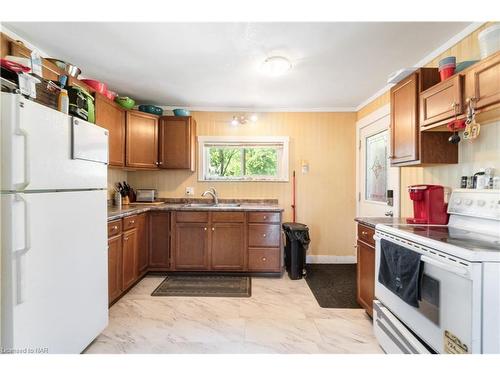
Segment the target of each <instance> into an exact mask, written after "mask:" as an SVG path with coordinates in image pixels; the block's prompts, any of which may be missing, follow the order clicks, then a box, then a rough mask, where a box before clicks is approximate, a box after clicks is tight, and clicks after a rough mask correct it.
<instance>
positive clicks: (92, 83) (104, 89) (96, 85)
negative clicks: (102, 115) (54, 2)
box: [81, 79, 108, 95]
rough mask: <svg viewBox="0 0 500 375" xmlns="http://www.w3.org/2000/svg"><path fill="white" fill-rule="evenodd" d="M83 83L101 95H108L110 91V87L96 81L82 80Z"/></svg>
mask: <svg viewBox="0 0 500 375" xmlns="http://www.w3.org/2000/svg"><path fill="white" fill-rule="evenodd" d="M81 81H82V82H84V83H85V84H87V85H88V86H90V87H92V88H93V89H94V90H95V91H96V92H98V93H99V94H103V95H106V92H107V91H108V87H107V86H106V84H105V83H102V82H99V81H96V80H95V79H82V80H81Z"/></svg>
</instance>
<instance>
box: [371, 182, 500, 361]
mask: <svg viewBox="0 0 500 375" xmlns="http://www.w3.org/2000/svg"><path fill="white" fill-rule="evenodd" d="M448 213H449V214H450V220H449V223H448V225H409V224H408V225H405V224H394V225H385V224H379V225H377V226H376V231H375V240H376V265H375V266H376V271H375V278H376V279H375V298H376V300H375V301H374V331H375V335H376V336H377V339H378V340H379V343H380V345H381V346H382V348H383V349H384V350H385V351H386V352H388V353H500V191H499V190H468V189H457V190H454V191H453V192H452V195H451V198H450V202H449V205H448ZM386 241H388V242H389V243H391V244H392V245H394V244H396V245H398V246H400V248H401V249H402V250H403V251H404V250H407V251H414V252H417V253H419V254H421V258H420V259H421V262H422V264H423V268H422V269H423V272H422V277H421V283H420V293H421V296H420V300H419V307H418V308H416V307H413V306H411V305H409V304H407V303H406V302H404V301H403V300H402V299H400V298H399V297H398V296H397V295H396V294H394V293H393V292H391V291H390V290H389V289H388V288H386V287H385V286H384V285H383V284H382V283H380V282H379V281H378V269H379V264H380V253H381V249H382V247H383V246H384V244H388V242H386ZM385 246H387V245H385Z"/></svg>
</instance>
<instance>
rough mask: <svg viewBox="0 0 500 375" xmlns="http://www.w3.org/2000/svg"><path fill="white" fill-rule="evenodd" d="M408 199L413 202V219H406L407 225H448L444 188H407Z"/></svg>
mask: <svg viewBox="0 0 500 375" xmlns="http://www.w3.org/2000/svg"><path fill="white" fill-rule="evenodd" d="M408 192H409V193H410V199H411V200H412V201H413V218H408V219H406V221H407V223H409V224H440V225H444V224H447V223H448V214H447V213H446V209H447V207H448V204H447V203H445V199H444V187H443V186H440V185H413V186H408Z"/></svg>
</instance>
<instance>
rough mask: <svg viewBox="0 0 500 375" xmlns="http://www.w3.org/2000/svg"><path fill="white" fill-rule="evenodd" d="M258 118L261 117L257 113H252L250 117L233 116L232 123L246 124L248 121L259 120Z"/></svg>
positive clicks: (234, 124) (236, 124)
mask: <svg viewBox="0 0 500 375" xmlns="http://www.w3.org/2000/svg"><path fill="white" fill-rule="evenodd" d="M258 119H259V118H258V117H257V115H256V114H255V113H254V114H253V115H251V116H250V118H248V117H247V116H246V115H239V116H233V119H232V120H231V125H233V126H238V125H245V124H246V123H247V122H248V121H251V122H257V120H258Z"/></svg>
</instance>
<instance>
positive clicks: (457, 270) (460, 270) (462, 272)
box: [420, 255, 469, 277]
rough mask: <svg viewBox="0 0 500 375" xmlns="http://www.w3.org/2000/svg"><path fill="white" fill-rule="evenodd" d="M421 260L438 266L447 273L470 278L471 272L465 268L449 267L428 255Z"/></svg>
mask: <svg viewBox="0 0 500 375" xmlns="http://www.w3.org/2000/svg"><path fill="white" fill-rule="evenodd" d="M420 260H421V261H422V262H424V263H428V264H432V265H433V266H436V267H438V268H440V269H442V270H445V271H449V272H453V273H455V274H459V275H461V276H465V277H468V276H469V270H468V269H466V268H463V267H456V266H452V265H449V264H446V263H442V262H440V261H438V260H435V259H433V258H430V257H428V256H426V255H422V256H421V257H420Z"/></svg>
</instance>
